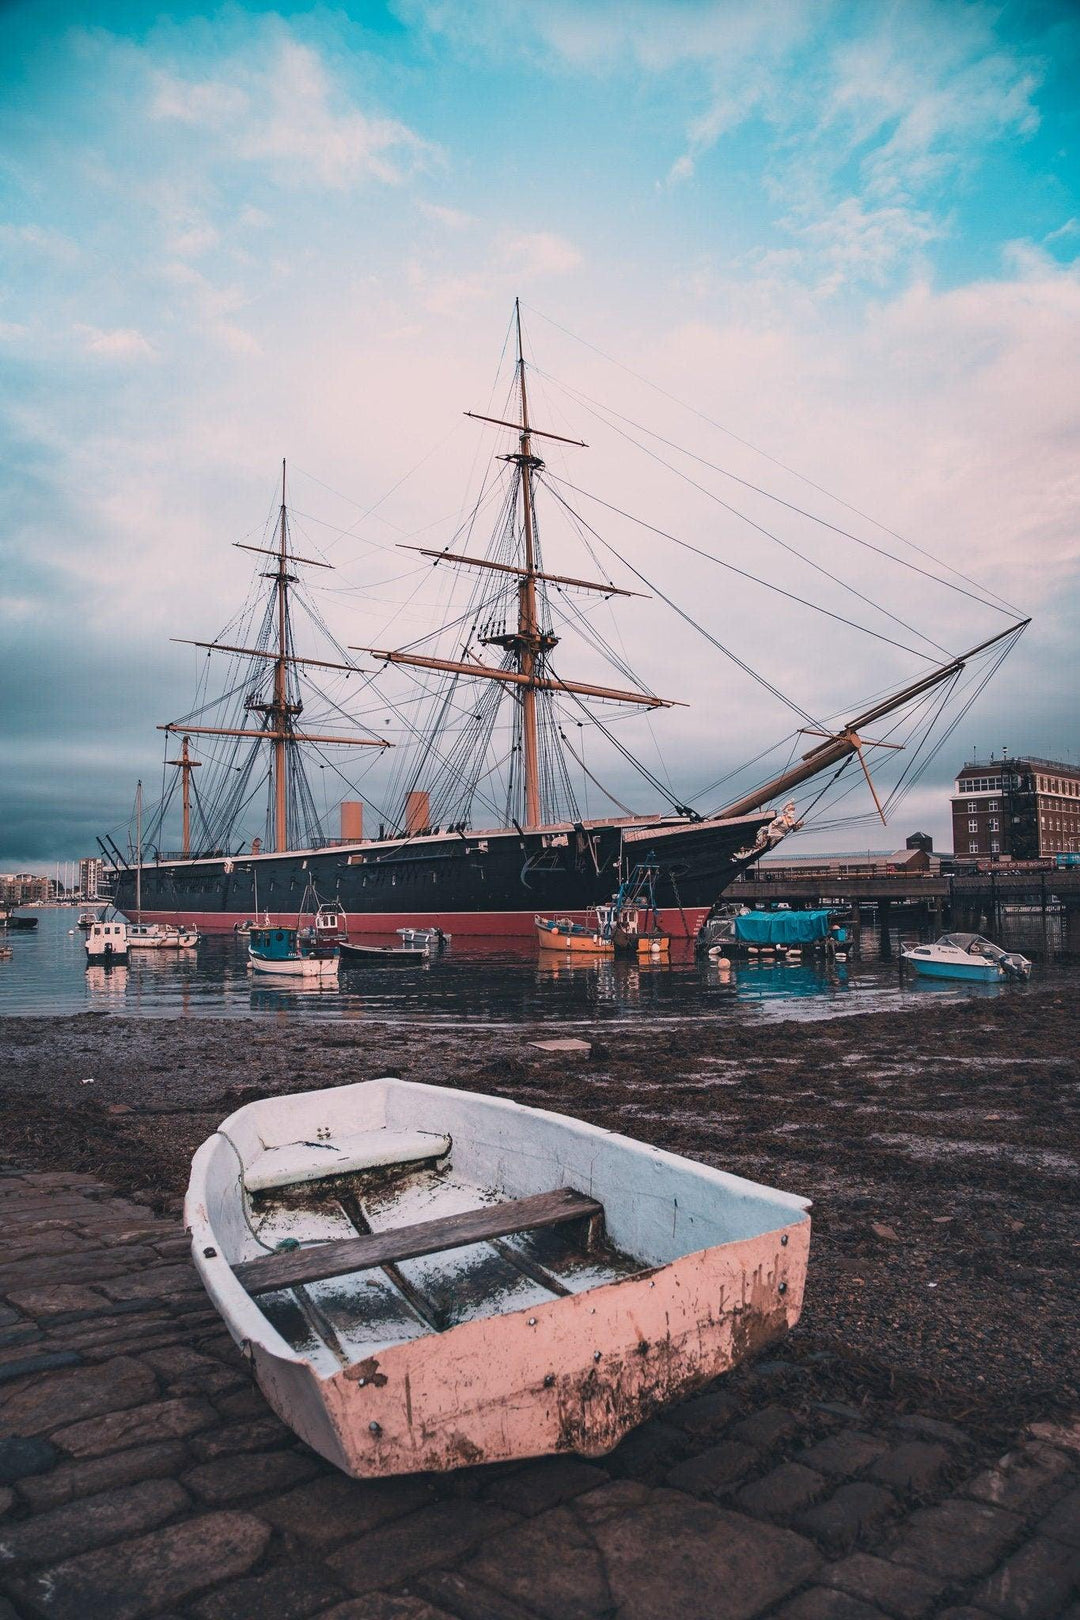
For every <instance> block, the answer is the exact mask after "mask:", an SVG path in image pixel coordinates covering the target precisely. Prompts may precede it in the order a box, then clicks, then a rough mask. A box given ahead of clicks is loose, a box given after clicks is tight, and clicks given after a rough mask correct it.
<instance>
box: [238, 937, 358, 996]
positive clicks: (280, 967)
mask: <svg viewBox="0 0 1080 1620" xmlns="http://www.w3.org/2000/svg"><path fill="white" fill-rule="evenodd" d="M302 933H303V931H302V930H301V929H299V928H253V929H252V930H251V932H250V934H249V935H248V966H249V967H250V968H251V969H252V971H253V972H255V973H272V974H276V975H277V976H278V977H279V978H285V979H307V980H313V981H316V982H317V983H319V984H329V985H335V986H336V984H337V977H338V947H337V946H336V945H328V944H322V943H319V942H317V941H315V942H312V941H311V940H306V939H304V938H303V937H302Z"/></svg>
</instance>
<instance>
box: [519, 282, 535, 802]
mask: <svg viewBox="0 0 1080 1620" xmlns="http://www.w3.org/2000/svg"><path fill="white" fill-rule="evenodd" d="M514 322H515V326H516V329H517V351H518V386H519V389H520V393H521V434H520V438H519V441H518V442H519V445H520V450H519V452H518V454H517V456H516V457H515V458H514V459H515V460H516V461H517V464H518V470H519V474H520V477H521V515H522V523H523V527H524V531H525V572H524V574H523V575H522V577H521V580H520V581H519V583H518V633H517V642H518V645H517V654H518V669H519V670H520V672H521V674H522V675H523V676H524V677H525V680H524V683H523V685H522V689H521V750H522V755H523V759H524V776H525V825H526V827H539V825H540V822H541V819H542V817H541V813H540V750H539V745H538V740H537V731H536V685H535V675H536V666H537V662H538V660H539V657H540V649H541V642H540V633H539V625H538V623H537V619H536V538H535V530H534V522H533V484H532V476H533V470H534V468H535V467H536V466H537V464H538V463H537V460H536V458H535V456H534V455H533V453H532V436H531V433H530V431H529V396H528V392H527V390H526V387H525V355H524V352H523V350H522V345H521V300H520V298H515V299H514Z"/></svg>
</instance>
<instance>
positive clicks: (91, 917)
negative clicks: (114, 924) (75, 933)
mask: <svg viewBox="0 0 1080 1620" xmlns="http://www.w3.org/2000/svg"><path fill="white" fill-rule="evenodd" d="M103 916H104V912H101V911H81V912H80V913H79V920H78V922H77V923H76V924H75V926H76V928H81V929H82V930H83V932H84V933H85V932H86V930H87V929H88V928H91V927H92V926H93V925H94V923H96V922H100V921H101V919H102V917H103Z"/></svg>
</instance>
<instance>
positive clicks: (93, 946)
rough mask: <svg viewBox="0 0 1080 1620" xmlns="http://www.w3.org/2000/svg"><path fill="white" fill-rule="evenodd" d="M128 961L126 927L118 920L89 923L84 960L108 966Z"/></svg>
mask: <svg viewBox="0 0 1080 1620" xmlns="http://www.w3.org/2000/svg"><path fill="white" fill-rule="evenodd" d="M127 959H128V925H127V923H126V922H121V921H120V920H119V919H118V918H115V917H114V918H113V919H112V921H111V922H95V923H91V925H90V928H89V931H88V932H87V935H86V960H87V962H99V963H103V964H106V965H108V964H109V963H111V962H126V961H127Z"/></svg>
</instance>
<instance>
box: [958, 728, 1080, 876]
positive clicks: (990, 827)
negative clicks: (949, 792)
mask: <svg viewBox="0 0 1080 1620" xmlns="http://www.w3.org/2000/svg"><path fill="white" fill-rule="evenodd" d="M952 824H953V850H954V852H955V854H956V857H957V859H958V860H962V859H964V858H976V859H979V860H994V859H999V860H1014V861H1036V860H1043V859H1045V858H1047V857H1049V856H1053V855H1075V854H1078V853H1080V765H1066V764H1065V763H1064V762H1063V761H1061V760H1055V759H1040V758H1038V757H1037V756H1035V755H1034V754H1031V755H1026V756H1023V757H1021V758H1017V759H1011V758H1009V757H1008V756H1005V757H1003V758H1001V759H994V758H993V756H991V758H990V760H989V762H987V761H984V760H978V759H974V760H969V761H968V762H967V764H965V765H964V766H963V767H962V769H961V770H960V772H959V774H958V776H957V778H956V789H955V792H954V793H953V796H952Z"/></svg>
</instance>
